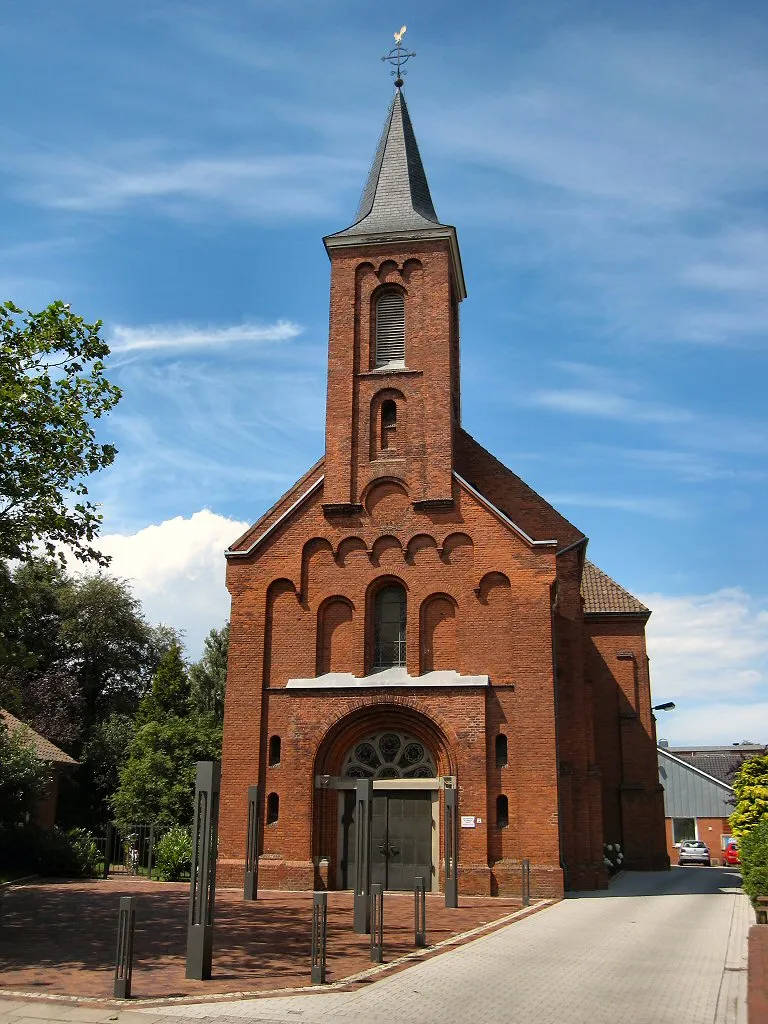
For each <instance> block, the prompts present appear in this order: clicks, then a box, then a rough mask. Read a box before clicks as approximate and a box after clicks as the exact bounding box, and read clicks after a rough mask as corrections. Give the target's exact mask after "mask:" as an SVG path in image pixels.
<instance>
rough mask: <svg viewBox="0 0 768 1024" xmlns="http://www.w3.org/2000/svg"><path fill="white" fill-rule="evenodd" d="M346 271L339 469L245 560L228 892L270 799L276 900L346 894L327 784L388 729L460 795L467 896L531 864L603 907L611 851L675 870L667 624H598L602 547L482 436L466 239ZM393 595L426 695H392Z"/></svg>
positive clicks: (333, 366) (337, 364)
mask: <svg viewBox="0 0 768 1024" xmlns="http://www.w3.org/2000/svg"><path fill="white" fill-rule="evenodd" d="M329 254H330V256H331V310H330V338H329V367H328V400H327V418H326V454H325V458H324V459H323V460H322V462H320V463H318V464H317V465H316V466H315V467H313V469H312V470H310V471H309V473H308V474H307V475H306V476H305V477H304V478H303V479H302V480H301V481H299V483H298V484H297V485H296V486H295V487H294V488H293V489H292V490H291V491H290V492H289V493H288V494H286V495H285V496H284V497H283V498H282V499H281V501H280V502H279V503H278V504H277V505H276V506H275V507H274V508H273V509H271V510H270V511H269V512H268V513H267V514H266V515H265V516H264V517H262V519H261V520H260V521H259V522H258V523H257V524H256V525H255V526H254V527H252V528H251V529H250V530H249V531H248V532H247V533H246V534H245V535H244V536H243V537H242V538H240V540H239V541H238V542H237V543H236V544H235V545H233V547H232V549H231V550H230V552H229V553H228V557H229V561H228V571H227V586H228V588H229V590H230V593H231V596H232V615H231V634H230V654H229V675H228V682H227V698H226V714H225V727H224V755H223V775H222V797H221V812H220V839H219V879H220V881H221V882H222V883H223V884H236V885H240V884H242V878H243V870H244V867H243V865H244V855H245V842H246V836H245V827H246V790H247V787H248V786H249V785H253V784H255V783H258V784H260V786H261V787H262V792H263V793H264V794H274V795H275V796H276V797H277V798H279V807H277V808H275V806H274V805H273V813H272V815H271V816H272V817H275V814H274V811H275V810H277V814H276V818H277V820H275V821H273V822H270V823H267V821H266V820H265V823H264V828H263V843H262V851H261V857H260V884H261V885H262V886H265V887H285V888H313V887H324V886H329V887H332V888H333V887H338V886H340V885H341V884H342V878H341V871H340V864H339V855H338V850H339V829H340V828H341V827H342V826H341V825H340V820H341V818H340V813H341V812H340V810H339V806H340V805H339V793H338V792H337V791H336V790H334V789H331V788H327V787H328V780H329V779H331V780H334V779H335V780H338V779H340V778H341V777H342V772H343V764H344V759H345V757H346V756H347V754H348V753H349V751H350V750H352V749H354V747H355V744H357V743H359V742H360V741H361V740H363V739H365V737H368V736H371V735H372V734H373V733H375V732H377V731H381V730H392V731H394V732H397V733H399V734H405V735H407V736H410V737H413V738H415V739H416V740H418V741H419V742H420V743H421V744H423V745H424V747H425V748H426V749H427V750H428V751H429V752H430V754H431V756H432V758H433V760H434V763H435V766H436V777H435V779H434V783H435V786H434V794H433V801H434V806H435V808H437V807H438V806H439V803H440V801H441V799H442V791H441V790H440V789H439V788H438V780H440V779H443V778H444V777H451V778H452V780H454V784H455V785H456V786H457V787H458V794H459V813H460V814H461V815H471V816H473V817H475V818H476V819H477V821H476V827H474V828H463V829H461V832H460V845H459V884H460V892H462V893H464V894H485V895H487V894H489V893H490V894H496V893H499V894H509V893H516V892H519V891H520V865H521V861H522V859H523V858H528V859H529V860H530V862H531V878H532V888H533V891H534V892H536V893H538V894H540V895H544V894H547V895H555V896H556V895H560V894H561V893H562V891H563V886H564V884H565V885H567V886H569V887H571V888H595V887H600V886H603V885H605V884H606V881H607V876H606V873H605V869H604V866H603V853H602V846H603V843H604V842H616V841H619V842H622V843H623V844H624V846H625V848H626V851H627V865H628V866H636V867H664V866H666V863H667V860H666V854H665V843H664V825H663V804H662V799H661V790H660V787H659V785H658V775H657V767H656V747H655V737H654V734H653V722H652V717H651V709H650V690H649V681H648V670H647V659H646V657H645V640H644V622H645V618H646V617H647V615H645V616H640V617H638V616H637V615H634V616H633V615H621V614H619V615H611V616H605V617H603V618H602V619H601V617H600V616H599V615H598V616H596V617H595V616H591V615H590V614H589V613H585V607H584V602H583V599H582V596H581V590H582V573H583V571H584V564H585V562H584V555H585V548H586V538H585V537H584V536H583V535H582V534H581V533H580V532H579V531H578V530H577V529H576V528H575V527H574V526H572V525H571V524H570V523H569V522H567V521H566V520H565V519H564V518H562V517H561V516H560V515H559V514H558V513H557V512H556V511H555V510H554V509H553V508H552V507H551V506H549V505H548V504H547V503H546V502H545V501H544V500H543V499H542V498H541V497H540V496H539V495H537V494H535V492H533V491H532V490H531V489H530V488H528V487H527V486H526V485H525V484H524V483H523V482H522V481H521V480H520V479H519V478H518V477H516V476H515V475H514V474H513V473H511V472H510V471H509V470H508V469H506V468H505V467H504V466H502V465H501V464H500V463H498V462H497V461H496V460H495V459H494V458H493V457H492V456H490V455H489V454H488V453H487V452H486V451H485V450H484V449H483V448H481V447H480V446H479V445H478V444H477V442H475V441H474V440H473V439H472V438H471V437H470V436H469V435H467V434H466V433H465V432H464V431H463V430H462V428H461V425H460V403H459V328H458V304H459V300H460V298H461V290H462V287H463V286H462V285H461V283H460V281H459V278H458V276H457V267H456V257H455V255H454V253H453V252H452V249H451V245H450V241H449V240H447V239H446V238H445V237H444V236H442V237H434V238H429V237H427V238H424V237H418V238H408V237H405V238H402V239H400V240H399V241H398V240H394V241H390V240H387V241H384V240H375V241H366V242H360V243H354V244H348V245H343V246H338V247H337V246H332V245H329ZM384 289H390V290H396V291H397V292H398V293H399V294H402V295H403V296H404V303H405V324H406V331H405V349H406V359H405V364H406V366H405V367H401V368H387V367H385V368H383V369H376V368H375V366H376V360H375V351H374V350H375V332H374V325H373V320H374V308H375V302H376V299H377V297H378V295H379V294H381V292H382V290H384ZM385 402H394V408H395V411H396V416H395V422H394V426H392V424H391V423H388V424H384V422H383V418H382V417H383V411H382V407H383V404H384V403H385ZM389 408H390V409H391V406H390V407H389ZM393 581H397V582H398V583H400V584H401V585H402V586H403V587H404V589H405V592H406V600H407V624H406V627H405V640H406V658H405V670H406V672H407V675H405V676H404V677H403V680H402V681H401V682H400V683H399V684H398V683H392V682H389V683H387V684H386V685H379V684H377V679H376V676H375V675H373V676H372V673H373V670H374V651H373V617H374V604H375V601H376V595H377V593H378V592H379V590H381V588H382V587H383V586H386V585H388V584H390V583H392V582H393ZM433 672H434V673H436V675H433V676H430V675H429V673H433ZM340 674H345V679H341V678H340ZM345 680H346V681H345ZM356 680H359V681H361V682H356ZM290 681H293V682H292V684H291V685H288V684H289V682H290ZM500 736H501V737H504V739H502V740H498V739H497V738H498V737H500ZM272 737H279V738H280V740H279V748H280V753H279V758H278V760H277V762H276V763H270V762H271V761H275V756H276V755H275V751H276V746H275V743H274V742H273V748H272V756H271V757H270V739H271V738H272ZM499 744H502V746H501V747H499ZM504 749H506V756H501V755H500V750H504ZM374 785H376V784H375V783H374ZM424 785H429V783H428V782H427V783H424ZM499 798H502V802H501V803H500V802H499ZM274 799H275V797H273V801H274ZM434 820H435V832H436V836H435V840H434V850H435V854H436V856H434V857H433V865H432V867H433V878H432V886H433V888H437V887H438V886H439V885H440V865H441V855H442V848H443V845H442V844H443V836H442V829H441V821H442V818H441V815H440V814H435V819H434Z"/></svg>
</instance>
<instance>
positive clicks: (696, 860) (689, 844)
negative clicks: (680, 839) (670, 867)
mask: <svg viewBox="0 0 768 1024" xmlns="http://www.w3.org/2000/svg"><path fill="white" fill-rule="evenodd" d="M677 863H678V864H706V866H707V867H709V866H710V864H711V863H712V860H711V858H710V856H709V847H708V846H707V844H706V843H702V841H701V840H700V839H688V840H686V841H685V842H684V843H681V844H680V851H679V853H678V859H677Z"/></svg>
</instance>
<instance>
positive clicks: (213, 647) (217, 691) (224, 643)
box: [189, 622, 229, 723]
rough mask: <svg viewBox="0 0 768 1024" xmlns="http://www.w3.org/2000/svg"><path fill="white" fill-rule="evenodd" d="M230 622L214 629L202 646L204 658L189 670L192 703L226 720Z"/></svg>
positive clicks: (215, 716) (203, 710) (218, 719)
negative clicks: (225, 703)
mask: <svg viewBox="0 0 768 1024" xmlns="http://www.w3.org/2000/svg"><path fill="white" fill-rule="evenodd" d="M228 656H229V623H228V622H227V623H225V624H224V626H222V628H221V629H212V630H211V631H210V633H209V634H208V636H207V637H206V638H205V641H204V643H203V656H202V658H201V659H200V661H197V662H195V663H194V665H191V666H190V669H189V681H190V685H191V689H192V703H193V704H194V705H195V707H196V708H197V709H198V711H201V712H203V713H204V714H209V715H212V716H213V718H215V719H216V721H217V722H219V723H221V722H223V721H224V693H225V691H226V688H227V658H228Z"/></svg>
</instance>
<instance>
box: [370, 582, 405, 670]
mask: <svg viewBox="0 0 768 1024" xmlns="http://www.w3.org/2000/svg"><path fill="white" fill-rule="evenodd" d="M406 613H407V606H406V597H405V590H404V589H403V587H401V586H398V585H394V586H391V587H382V589H381V590H380V591H379V592H378V594H377V595H376V601H375V604H374V613H373V615H374V618H373V646H374V654H373V667H374V669H381V668H393V667H395V666H398V665H405V624H406Z"/></svg>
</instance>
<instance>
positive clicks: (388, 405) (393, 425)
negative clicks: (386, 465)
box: [381, 398, 397, 448]
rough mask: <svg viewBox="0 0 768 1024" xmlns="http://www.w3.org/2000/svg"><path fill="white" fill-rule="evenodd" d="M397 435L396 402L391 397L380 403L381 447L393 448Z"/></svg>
mask: <svg viewBox="0 0 768 1024" xmlns="http://www.w3.org/2000/svg"><path fill="white" fill-rule="evenodd" d="M396 437H397V403H396V402H393V401H392V399H391V398H387V399H385V400H384V401H383V402H382V403H381V447H382V448H394V447H395V439H396Z"/></svg>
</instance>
